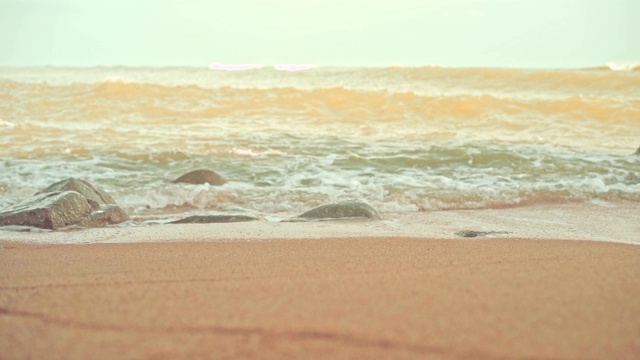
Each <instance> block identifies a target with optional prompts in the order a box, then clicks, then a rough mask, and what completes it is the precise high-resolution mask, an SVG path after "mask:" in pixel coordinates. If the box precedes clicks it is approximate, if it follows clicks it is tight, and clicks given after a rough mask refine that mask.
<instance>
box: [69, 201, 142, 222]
mask: <svg viewBox="0 0 640 360" xmlns="http://www.w3.org/2000/svg"><path fill="white" fill-rule="evenodd" d="M127 220H129V215H127V213H126V212H125V211H124V210H123V209H122V208H121V207H120V206H118V205H115V204H109V205H102V206H100V207H99V208H98V209H96V210H94V211H93V212H92V213H91V214H89V217H87V218H85V219H84V220H82V221H80V222H79V223H78V225H79V226H82V227H102V226H106V225H113V224H120V223H122V222H125V221H127Z"/></svg>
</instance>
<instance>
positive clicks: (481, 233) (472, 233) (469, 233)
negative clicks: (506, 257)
mask: <svg viewBox="0 0 640 360" xmlns="http://www.w3.org/2000/svg"><path fill="white" fill-rule="evenodd" d="M502 234H511V233H510V232H508V231H477V230H461V231H457V232H456V233H455V235H457V236H460V237H465V238H474V237H478V236H487V235H502Z"/></svg>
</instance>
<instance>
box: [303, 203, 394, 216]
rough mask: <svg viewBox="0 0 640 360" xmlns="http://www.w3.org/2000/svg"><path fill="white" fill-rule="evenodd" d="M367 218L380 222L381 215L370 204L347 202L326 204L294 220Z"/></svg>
mask: <svg viewBox="0 0 640 360" xmlns="http://www.w3.org/2000/svg"><path fill="white" fill-rule="evenodd" d="M353 218H366V219H373V220H380V219H381V218H380V214H378V212H377V211H376V210H375V209H374V208H372V207H371V206H370V205H369V204H367V203H364V202H361V201H355V200H347V201H341V202H338V203H332V204H325V205H321V206H318V207H316V208H313V209H311V210H309V211H307V212H305V213H304V214H302V215H300V216H298V217H297V218H294V219H293V220H296V219H300V220H333V219H353Z"/></svg>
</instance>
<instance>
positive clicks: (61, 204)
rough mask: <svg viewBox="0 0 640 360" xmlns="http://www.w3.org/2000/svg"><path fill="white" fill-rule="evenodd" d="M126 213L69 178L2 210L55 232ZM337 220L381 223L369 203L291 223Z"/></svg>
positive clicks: (216, 181)
mask: <svg viewBox="0 0 640 360" xmlns="http://www.w3.org/2000/svg"><path fill="white" fill-rule="evenodd" d="M174 182H182V183H190V184H204V183H208V184H210V185H222V184H224V183H225V180H224V178H222V176H220V175H218V174H217V173H215V172H213V171H211V170H196V171H192V172H189V173H187V174H184V175H182V176H180V177H179V178H178V179H176V180H175V181H174ZM128 219H129V216H128V215H127V213H126V212H125V211H124V210H123V209H122V208H120V207H119V206H118V205H116V203H115V201H114V200H113V198H112V197H111V196H109V194H107V193H106V192H104V191H102V190H100V189H98V188H96V187H94V186H93V185H91V184H90V183H88V182H86V181H84V180H79V179H75V178H68V179H65V180H62V181H59V182H56V183H54V184H51V185H50V186H48V187H47V188H46V189H44V190H42V191H40V192H38V193H36V194H35V195H34V197H32V198H30V199H28V200H25V201H23V202H21V203H18V204H15V205H13V206H12V207H10V208H8V209H4V210H0V226H9V225H17V226H31V227H37V228H42V229H51V230H56V229H60V228H64V227H66V226H70V225H76V226H80V227H101V226H106V225H111V224H118V223H121V222H124V221H127V220H128ZM338 219H372V220H380V219H381V218H380V214H378V212H377V211H376V210H375V209H374V208H372V207H371V206H370V205H369V204H366V203H364V202H361V201H355V200H349V201H342V202H337V203H330V204H325V205H322V206H318V207H316V208H313V209H311V210H309V211H307V212H305V213H303V214H301V215H299V216H297V217H294V218H292V219H289V221H314V220H315V221H317V220H338ZM254 220H258V219H257V218H255V217H251V216H245V215H195V216H189V217H186V218H183V219H180V220H176V221H172V222H171V224H206V223H229V222H242V221H254Z"/></svg>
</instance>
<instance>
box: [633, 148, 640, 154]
mask: <svg viewBox="0 0 640 360" xmlns="http://www.w3.org/2000/svg"><path fill="white" fill-rule="evenodd" d="M634 155H640V147H639V148H638V150H636V152H635V153H634Z"/></svg>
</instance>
